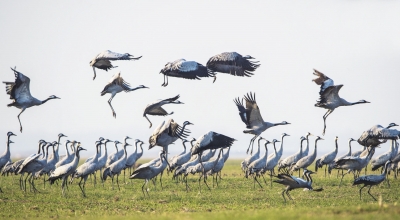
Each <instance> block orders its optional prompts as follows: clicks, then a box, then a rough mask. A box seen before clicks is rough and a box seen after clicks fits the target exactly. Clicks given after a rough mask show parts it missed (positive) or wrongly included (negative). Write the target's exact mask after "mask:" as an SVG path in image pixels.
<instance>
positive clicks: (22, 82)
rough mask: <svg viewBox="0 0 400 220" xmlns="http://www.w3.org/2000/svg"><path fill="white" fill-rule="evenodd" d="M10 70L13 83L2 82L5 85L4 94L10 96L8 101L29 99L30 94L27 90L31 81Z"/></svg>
mask: <svg viewBox="0 0 400 220" xmlns="http://www.w3.org/2000/svg"><path fill="white" fill-rule="evenodd" d="M11 70H12V71H14V75H15V82H3V83H4V84H6V92H7V94H8V95H10V99H14V100H19V99H24V98H27V97H31V92H30V89H29V84H30V81H31V80H30V79H29V78H28V77H27V76H25V75H24V74H22V73H20V72H18V71H16V70H15V69H13V68H11Z"/></svg>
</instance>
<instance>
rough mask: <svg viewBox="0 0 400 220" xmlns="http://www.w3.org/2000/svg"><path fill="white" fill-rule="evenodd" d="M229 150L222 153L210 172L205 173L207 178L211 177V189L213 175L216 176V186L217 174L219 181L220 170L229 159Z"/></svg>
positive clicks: (229, 148)
mask: <svg viewBox="0 0 400 220" xmlns="http://www.w3.org/2000/svg"><path fill="white" fill-rule="evenodd" d="M230 150H231V147H228V149H227V150H226V153H224V151H222V158H219V160H218V161H217V163H216V164H215V165H214V167H213V168H212V169H211V170H210V171H208V172H207V176H210V175H211V176H213V187H214V174H216V175H215V182H216V183H217V186H218V173H219V179H220V180H221V171H222V168H224V165H225V162H226V161H227V160H228V158H229V151H230Z"/></svg>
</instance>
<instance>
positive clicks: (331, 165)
mask: <svg viewBox="0 0 400 220" xmlns="http://www.w3.org/2000/svg"><path fill="white" fill-rule="evenodd" d="M352 141H356V140H355V139H353V138H350V139H349V151H347V153H346V154H344V155H342V156H340V157H336V158H335V160H333V161H332V162H331V163H329V164H328V173H329V174H330V173H331V171H332V169H334V165H335V163H336V161H338V160H341V159H343V158H346V157H351V156H353V155H352V153H351V142H352ZM360 154H361V152H360V153H359V154H358V155H357V156H353V157H358V156H360ZM342 175H343V169H342ZM338 176H339V169H338V173H337V177H338Z"/></svg>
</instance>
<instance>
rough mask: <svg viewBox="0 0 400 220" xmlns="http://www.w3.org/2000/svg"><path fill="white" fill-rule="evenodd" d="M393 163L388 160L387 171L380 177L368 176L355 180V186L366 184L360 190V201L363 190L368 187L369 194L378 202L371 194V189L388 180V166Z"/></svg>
mask: <svg viewBox="0 0 400 220" xmlns="http://www.w3.org/2000/svg"><path fill="white" fill-rule="evenodd" d="M391 163H392V161H390V160H388V161H387V162H386V163H385V169H384V170H383V172H382V174H380V175H366V176H360V177H358V178H357V179H355V180H354V182H353V186H354V185H359V184H364V186H362V187H361V188H360V200H361V190H362V189H363V188H364V187H366V186H369V189H368V194H369V195H370V196H371V197H372V198H373V199H374V200H375V201H376V199H375V197H374V196H373V195H372V194H371V193H370V190H371V187H372V186H375V185H378V184H379V183H381V182H383V181H384V180H385V179H386V174H387V169H388V166H389V165H390V164H391Z"/></svg>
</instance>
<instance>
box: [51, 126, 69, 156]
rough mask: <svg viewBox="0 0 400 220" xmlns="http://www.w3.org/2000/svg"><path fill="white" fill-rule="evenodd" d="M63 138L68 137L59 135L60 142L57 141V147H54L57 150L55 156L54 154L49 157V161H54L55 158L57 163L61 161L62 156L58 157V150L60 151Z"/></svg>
mask: <svg viewBox="0 0 400 220" xmlns="http://www.w3.org/2000/svg"><path fill="white" fill-rule="evenodd" d="M62 137H67V136H66V135H64V134H63V133H59V134H58V141H57V146H54V147H56V148H55V153H54V154H52V155H49V161H50V160H53V157H56V159H55V160H56V162H58V161H59V160H60V156H59V155H58V150H59V148H60V141H61V138H62Z"/></svg>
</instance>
